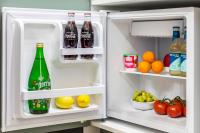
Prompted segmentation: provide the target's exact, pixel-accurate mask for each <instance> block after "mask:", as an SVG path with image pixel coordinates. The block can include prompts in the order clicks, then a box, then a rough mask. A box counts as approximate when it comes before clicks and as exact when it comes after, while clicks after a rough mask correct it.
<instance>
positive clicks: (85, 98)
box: [76, 95, 90, 108]
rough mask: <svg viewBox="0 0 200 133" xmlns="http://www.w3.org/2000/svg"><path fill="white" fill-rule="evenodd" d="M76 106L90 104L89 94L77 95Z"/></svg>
mask: <svg viewBox="0 0 200 133" xmlns="http://www.w3.org/2000/svg"><path fill="white" fill-rule="evenodd" d="M76 102H77V106H78V107H80V108H86V107H88V106H89V105H90V96H89V95H79V96H78V97H77V98H76Z"/></svg>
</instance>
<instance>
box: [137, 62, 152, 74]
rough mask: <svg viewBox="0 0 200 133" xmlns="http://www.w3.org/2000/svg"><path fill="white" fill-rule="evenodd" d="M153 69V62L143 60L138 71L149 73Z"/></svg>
mask: <svg viewBox="0 0 200 133" xmlns="http://www.w3.org/2000/svg"><path fill="white" fill-rule="evenodd" d="M150 70H151V64H150V63H149V62H147V61H141V62H140V63H139V65H138V71H139V72H142V73H147V72H149V71H150Z"/></svg>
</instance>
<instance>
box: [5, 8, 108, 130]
mask: <svg viewBox="0 0 200 133" xmlns="http://www.w3.org/2000/svg"><path fill="white" fill-rule="evenodd" d="M68 12H69V11H64V10H46V9H21V8H3V46H2V47H3V48H2V49H3V51H2V61H3V68H2V72H3V74H2V78H3V79H2V131H12V130H19V129H25V128H33V127H41V126H47V125H55V124H61V123H69V122H78V121H85V120H92V119H101V118H105V117H106V85H105V80H106V77H105V59H106V58H105V56H106V55H105V51H106V44H105V35H104V34H105V33H104V32H105V25H106V14H105V13H98V12H91V14H92V18H91V19H92V23H93V28H94V34H95V35H96V36H95V38H94V43H95V44H94V49H86V50H84V49H81V48H79V49H78V50H74V49H72V50H71V51H70V50H68V51H69V53H70V54H77V53H79V54H80V53H81V54H88V53H89V54H95V59H94V60H92V61H87V60H86V61H84V60H83V61H82V60H78V61H72V62H66V61H65V60H64V59H63V55H65V54H68V53H66V51H67V50H66V51H65V49H64V48H63V33H64V30H63V29H64V27H65V25H66V24H67V13H68ZM72 12H75V13H76V18H75V19H76V20H77V21H76V23H77V27H78V30H79V33H80V29H81V26H82V24H83V21H84V12H79V11H72ZM79 38H80V37H79ZM37 42H43V43H44V44H45V47H44V54H45V59H46V62H47V66H48V70H49V73H50V78H51V84H52V86H51V87H52V91H41V92H28V91H27V84H28V77H29V74H30V71H31V67H32V64H33V61H34V56H35V44H36V43H37ZM78 45H80V42H79V44H78ZM90 51H91V52H90ZM82 75H84V77H82ZM67 81H69V82H67ZM80 94H90V95H91V100H92V102H91V105H90V106H89V107H88V108H84V109H81V108H78V107H76V106H74V107H73V108H72V109H71V110H60V109H57V108H56V107H55V103H54V98H55V97H59V96H69V95H70V96H77V95H80ZM34 98H35V99H37V98H52V100H51V107H50V111H49V113H48V114H43V115H31V114H29V112H28V107H27V100H28V99H34Z"/></svg>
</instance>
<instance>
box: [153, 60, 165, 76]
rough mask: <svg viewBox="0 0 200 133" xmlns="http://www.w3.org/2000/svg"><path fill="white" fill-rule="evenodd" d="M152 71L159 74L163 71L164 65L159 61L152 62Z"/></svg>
mask: <svg viewBox="0 0 200 133" xmlns="http://www.w3.org/2000/svg"><path fill="white" fill-rule="evenodd" d="M151 67H152V71H153V72H154V73H158V74H159V73H161V72H162V71H163V69H164V64H163V62H162V61H159V60H157V61H154V62H153V63H152V66H151Z"/></svg>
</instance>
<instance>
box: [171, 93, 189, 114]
mask: <svg viewBox="0 0 200 133" xmlns="http://www.w3.org/2000/svg"><path fill="white" fill-rule="evenodd" d="M172 103H173V104H178V105H180V106H181V107H182V116H186V101H185V100H183V99H181V98H180V97H179V96H177V97H175V98H174V100H173V101H172Z"/></svg>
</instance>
